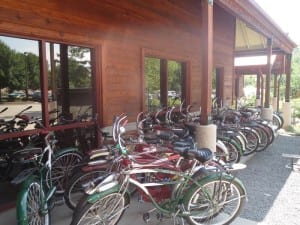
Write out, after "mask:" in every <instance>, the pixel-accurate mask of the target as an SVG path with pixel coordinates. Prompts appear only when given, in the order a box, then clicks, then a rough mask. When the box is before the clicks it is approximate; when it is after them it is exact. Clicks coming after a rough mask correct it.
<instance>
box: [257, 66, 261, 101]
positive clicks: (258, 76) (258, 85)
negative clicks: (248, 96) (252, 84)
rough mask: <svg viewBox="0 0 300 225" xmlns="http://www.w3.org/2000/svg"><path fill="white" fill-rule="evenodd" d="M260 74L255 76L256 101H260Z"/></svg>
mask: <svg viewBox="0 0 300 225" xmlns="http://www.w3.org/2000/svg"><path fill="white" fill-rule="evenodd" d="M260 78H261V72H259V73H257V74H256V99H260V91H261V90H260V89H261V87H260V83H261V81H260V80H261V79H260Z"/></svg>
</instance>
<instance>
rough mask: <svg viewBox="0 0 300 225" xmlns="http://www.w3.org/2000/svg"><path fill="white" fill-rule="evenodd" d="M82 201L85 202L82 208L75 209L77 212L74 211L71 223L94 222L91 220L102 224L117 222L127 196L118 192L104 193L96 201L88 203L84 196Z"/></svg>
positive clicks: (77, 224) (73, 224)
mask: <svg viewBox="0 0 300 225" xmlns="http://www.w3.org/2000/svg"><path fill="white" fill-rule="evenodd" d="M80 201H81V202H85V204H83V205H82V206H81V209H79V210H77V209H76V210H75V212H76V214H75V213H74V216H73V219H72V221H71V224H70V225H81V224H82V225H85V224H92V223H91V221H93V224H99V222H100V224H109V225H114V224H117V223H118V222H119V220H120V219H121V217H122V215H123V213H124V211H125V205H126V198H125V196H124V195H122V194H120V193H118V192H114V193H110V194H107V195H104V196H102V197H101V198H99V199H98V200H97V201H96V202H94V203H88V202H87V201H86V200H84V198H83V199H81V200H80ZM89 222H90V223H89ZM101 222H102V223H101Z"/></svg>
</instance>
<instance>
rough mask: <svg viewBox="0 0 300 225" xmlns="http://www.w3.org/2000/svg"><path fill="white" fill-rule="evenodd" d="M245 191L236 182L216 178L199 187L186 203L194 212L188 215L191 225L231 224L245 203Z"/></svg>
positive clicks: (188, 209) (190, 210)
mask: <svg viewBox="0 0 300 225" xmlns="http://www.w3.org/2000/svg"><path fill="white" fill-rule="evenodd" d="M244 195H245V193H244V191H243V190H242V188H241V187H240V185H238V184H237V183H236V182H232V181H230V180H223V179H222V180H220V179H215V180H211V181H208V182H206V183H204V184H203V185H202V186H201V187H198V189H196V190H195V191H194V192H193V194H192V195H191V197H190V198H189V201H188V202H187V204H186V210H187V211H188V212H190V213H191V214H192V216H188V217H187V221H188V223H189V224H191V225H208V224H209V225H224V224H230V223H231V222H232V221H233V220H234V219H235V218H236V217H237V215H238V214H239V212H240V210H241V208H242V205H243V204H244Z"/></svg>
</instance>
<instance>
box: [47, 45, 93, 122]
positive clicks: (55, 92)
mask: <svg viewBox="0 0 300 225" xmlns="http://www.w3.org/2000/svg"><path fill="white" fill-rule="evenodd" d="M46 47H47V48H46V49H47V52H46V55H47V61H48V62H50V63H49V65H50V70H49V79H48V86H49V88H48V90H49V94H50V95H51V99H52V101H51V102H50V103H49V111H50V112H52V111H55V109H56V110H57V114H56V115H55V114H50V119H51V122H52V124H51V125H57V123H63V121H62V120H56V121H55V120H54V117H57V118H58V117H60V118H64V119H66V120H68V121H69V122H71V121H72V120H73V122H78V121H76V119H79V118H78V117H79V116H80V115H82V114H83V113H88V114H89V115H92V107H91V106H92V104H93V102H92V99H93V96H92V93H93V92H92V72H91V49H89V48H84V47H80V46H71V45H65V44H57V43H47V45H46ZM54 121H55V122H54ZM59 125H61V124H59Z"/></svg>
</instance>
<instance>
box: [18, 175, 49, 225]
mask: <svg viewBox="0 0 300 225" xmlns="http://www.w3.org/2000/svg"><path fill="white" fill-rule="evenodd" d="M22 190H26V191H23V192H20V193H21V194H20V195H19V196H18V200H17V222H18V225H28V224H39V225H50V224H51V217H50V212H49V210H48V203H47V202H43V203H41V202H40V200H41V199H44V197H45V192H44V191H43V190H42V186H41V185H40V183H39V182H38V181H37V180H35V179H33V180H32V181H30V182H28V183H25V185H23V186H22ZM22 195H24V196H22ZM24 199H25V201H24ZM22 205H26V210H25V211H24V210H23V209H22ZM41 205H43V206H42V207H43V209H46V210H42V209H41V207H40V206H41ZM20 211H22V213H20ZM24 214H25V215H24Z"/></svg>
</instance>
